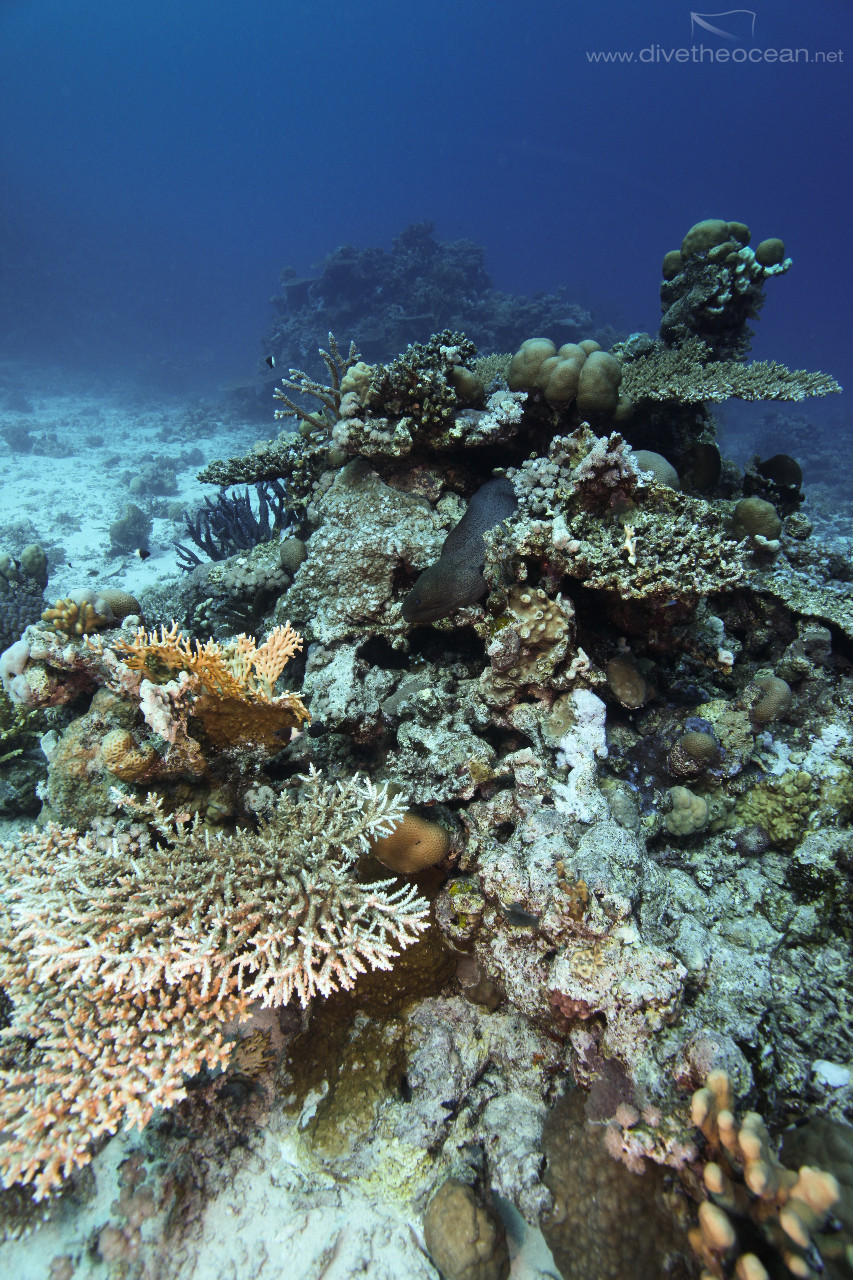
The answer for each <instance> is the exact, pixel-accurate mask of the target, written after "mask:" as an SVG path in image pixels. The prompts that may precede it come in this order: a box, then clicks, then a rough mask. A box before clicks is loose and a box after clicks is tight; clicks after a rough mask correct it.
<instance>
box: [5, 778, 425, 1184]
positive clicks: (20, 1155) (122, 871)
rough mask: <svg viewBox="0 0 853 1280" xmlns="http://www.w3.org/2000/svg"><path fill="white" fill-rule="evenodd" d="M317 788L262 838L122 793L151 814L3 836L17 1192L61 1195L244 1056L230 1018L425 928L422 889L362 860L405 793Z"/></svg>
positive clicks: (285, 808)
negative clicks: (113, 828)
mask: <svg viewBox="0 0 853 1280" xmlns="http://www.w3.org/2000/svg"><path fill="white" fill-rule="evenodd" d="M300 781H301V783H302V786H301V789H300V792H299V794H298V795H293V796H291V795H288V794H285V795H283V796H281V797H280V798H279V800H278V801H277V803H276V805H275V807H274V809H273V810H272V811H271V813H270V814H269V815H268V817H267V818H266V819H265V821H263V822H262V823H261V824H260V825H259V827H258V829H257V830H255V831H238V832H235V833H234V834H231V835H229V834H225V833H223V832H219V831H216V832H211V831H208V830H205V829H204V828H203V827H202V826H201V825H200V824H199V823H198V822H191V821H190V820H189V819H188V817H187V816H186V815H181V814H177V815H170V816H166V815H165V814H163V812H162V810H161V809H160V807H159V804H158V803H157V802H155V801H153V800H150V799H149V801H148V802H146V803H144V804H139V803H138V802H136V801H128V800H127V799H124V804H125V805H126V806H127V807H129V808H130V809H131V811H132V814H133V817H134V819H135V821H134V824H133V826H132V827H131V830H130V832H124V833H118V832H117V833H116V834H114V835H113V836H112V837H111V838H110V839H109V840H108V841H106V842H104V841H102V840H98V839H96V838H94V837H93V836H92V835H91V834H83V835H81V834H78V833H77V832H75V831H71V830H67V829H66V830H62V829H60V828H58V827H56V826H48V827H46V828H44V829H35V828H34V829H33V830H31V831H27V832H23V833H21V834H19V835H17V836H16V837H15V838H14V839H13V840H11V841H9V842H8V843H6V844H4V845H0V851H2V861H0V904H2V905H0V985H2V987H3V988H4V989H5V991H6V993H7V995H8V996H9V998H10V1000H11V1002H12V1005H13V1010H12V1021H11V1026H9V1027H7V1028H6V1029H5V1031H4V1032H3V1043H2V1046H1V1047H0V1179H2V1182H3V1183H4V1184H5V1185H7V1186H9V1185H11V1184H12V1183H14V1182H30V1181H33V1182H34V1184H35V1192H36V1195H37V1196H38V1197H41V1196H43V1195H46V1194H47V1193H48V1192H50V1191H51V1190H52V1189H53V1188H55V1187H56V1186H57V1185H58V1184H59V1183H60V1181H61V1180H62V1178H63V1177H65V1176H67V1175H68V1174H69V1173H70V1172H71V1170H72V1169H73V1168H75V1167H76V1166H78V1165H81V1164H85V1163H86V1162H87V1161H88V1159H89V1158H90V1148H91V1146H92V1144H93V1143H94V1142H95V1141H96V1140H97V1138H98V1137H99V1136H101V1135H102V1134H104V1133H114V1132H115V1131H116V1130H117V1129H118V1128H119V1127H120V1126H121V1125H122V1124H125V1125H134V1124H136V1125H139V1126H140V1127H141V1126H142V1125H144V1124H145V1123H146V1122H147V1121H148V1120H149V1119H150V1117H151V1114H152V1112H153V1110H154V1109H155V1108H156V1107H163V1106H170V1105H173V1104H174V1103H175V1102H176V1101H178V1100H179V1099H180V1098H182V1097H183V1096H184V1082H185V1079H186V1078H187V1077H189V1076H191V1075H193V1074H195V1073H196V1072H198V1071H199V1070H201V1068H202V1067H203V1066H205V1065H206V1066H207V1067H209V1068H215V1067H223V1066H225V1065H227V1062H228V1059H229V1056H230V1052H231V1044H230V1043H229V1042H227V1041H226V1040H225V1039H224V1038H223V1029H224V1027H225V1026H226V1024H228V1023H233V1022H234V1021H235V1020H236V1019H239V1018H241V1017H242V1016H244V1015H245V1013H246V1011H247V1010H248V1008H249V1005H250V1004H251V1003H252V1002H254V1001H257V1000H260V1001H262V1003H263V1004H265V1005H283V1004H286V1003H287V1002H288V1001H289V1000H290V999H292V998H293V997H294V996H296V997H298V999H299V1000H300V1001H301V1002H302V1004H303V1005H305V1004H307V1002H308V1001H309V1000H310V999H311V997H312V996H314V995H321V996H326V995H328V994H329V993H330V992H332V991H335V990H338V989H340V988H344V989H349V988H350V987H352V986H353V984H354V982H355V980H356V978H357V976H358V975H359V974H360V973H364V972H366V970H367V968H368V967H370V968H375V969H377V968H378V969H389V968H390V967H391V961H392V959H393V957H394V956H396V955H397V954H399V951H400V949H402V948H403V947H406V946H408V945H409V944H410V943H412V942H414V941H416V940H417V937H418V934H419V933H420V932H421V931H422V930H423V929H425V928H426V927H427V920H426V915H427V910H428V906H427V903H426V902H425V901H423V900H422V899H421V898H419V897H418V896H417V894H416V892H415V890H414V889H413V888H412V887H411V886H403V887H398V888H396V889H395V888H394V887H393V885H394V881H393V880H381V881H377V882H374V883H372V884H362V883H360V882H359V880H358V879H357V878H356V875H355V873H354V864H355V862H356V860H357V858H358V856H359V854H360V853H361V852H363V851H365V850H366V849H367V848H368V846H369V843H370V840H371V839H372V838H376V837H381V836H384V835H388V834H389V833H390V832H391V831H392V830H393V829H394V827H395V826H396V825H397V823H398V822H399V821H400V820H401V818H402V815H403V813H404V812H405V800H404V799H402V798H401V797H399V796H397V797H393V798H391V797H389V796H388V794H387V791H386V789H385V788H381V789H379V788H376V787H374V786H373V785H372V784H371V783H370V782H369V781H365V780H363V779H359V778H357V777H356V778H351V779H348V780H347V781H345V782H338V783H336V784H331V783H326V782H324V781H323V779H322V778H321V777H320V775H319V774H318V773H317V772H316V771H314V770H313V769H312V770H311V771H310V772H309V773H308V774H307V775H306V776H304V777H303V778H302V779H300ZM152 832H153V835H152ZM104 844H105V845H106V847H103V846H104Z"/></svg>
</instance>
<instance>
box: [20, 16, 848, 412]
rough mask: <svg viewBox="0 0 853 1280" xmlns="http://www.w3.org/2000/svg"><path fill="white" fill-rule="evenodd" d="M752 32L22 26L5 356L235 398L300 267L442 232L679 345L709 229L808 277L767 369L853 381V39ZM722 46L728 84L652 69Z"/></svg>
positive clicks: (558, 23) (381, 21)
mask: <svg viewBox="0 0 853 1280" xmlns="http://www.w3.org/2000/svg"><path fill="white" fill-rule="evenodd" d="M756 3H757V0H756ZM721 10H722V6H721V5H719V4H716V5H714V6H713V11H714V12H715V13H720V11H721ZM750 12H751V11H750ZM754 12H755V25H754V30H753V29H752V28H751V25H750V23H751V19H749V18H748V17H747V16H745V15H744V11H741V12H739V13H735V14H730V15H729V16H727V17H725V18H715V19H706V21H709V22H710V25H712V26H713V25H718V26H719V27H720V29H721V30H729V29H730V30H729V34H728V35H726V36H721V35H716V34H714V33H712V32H709V31H708V30H707V29H702V28H699V29H696V28H695V25H694V32H693V34H691V6H690V4H689V3H682V2H681V0H678V2H675V0H649V2H647V3H643V4H637V3H627V2H624V0H620V2H619V3H616V2H614V0H594V2H593V0H588V2H587V3H584V4H580V3H576V2H575V0H539V2H538V3H534V2H532V3H529V4H527V5H524V6H522V4H521V3H519V2H518V0H515V2H513V3H511V2H509V0H490V2H489V3H485V2H483V0H455V2H454V3H450V2H449V0H429V3H421V2H419V0H396V2H395V3H390V2H388V0H362V3H359V4H353V3H348V4H342V3H339V2H338V0H326V2H325V3H322V4H320V3H317V0H253V2H252V3H237V2H236V0H52V2H48V0H3V3H2V7H0V186H1V187H2V213H0V257H2V281H0V284H2V317H0V338H2V342H3V347H4V349H5V352H6V355H7V356H10V355H11V356H12V357H15V358H22V359H25V360H31V361H33V362H36V363H37V362H39V361H48V362H50V363H51V364H53V365H59V366H65V367H67V368H68V369H69V371H71V372H76V373H78V374H87V373H92V374H95V375H98V376H100V377H102V378H104V379H107V380H109V379H113V378H114V379H116V380H119V381H120V380H121V379H122V378H128V379H139V378H141V379H143V380H147V382H148V384H149V386H150V389H151V390H157V388H158V386H162V387H164V388H165V387H167V386H168V387H169V388H170V389H179V390H182V389H186V390H193V391H196V390H215V388H216V387H217V386H218V385H219V384H221V383H222V382H225V381H228V380H229V379H231V378H236V377H239V376H240V375H241V373H243V372H244V371H247V370H251V369H253V368H254V367H256V364H257V359H258V355H259V342H260V339H261V337H262V335H263V334H264V332H265V331H266V329H267V327H268V324H269V320H270V314H271V313H270V308H269V298H270V296H271V294H273V293H274V292H276V289H277V281H278V275H279V272H280V270H281V268H282V267H284V266H287V265H291V266H293V267H295V268H296V269H297V270H298V271H299V272H300V273H303V272H305V271H306V270H307V269H308V268H310V266H311V264H312V263H315V262H317V261H318V260H319V259H321V258H322V257H323V256H324V255H325V254H326V253H327V252H329V251H330V250H331V249H333V248H334V247H335V246H336V245H338V244H341V243H345V242H350V243H352V244H355V245H358V246H367V245H377V246H382V247H385V248H388V247H389V246H390V242H391V239H392V237H393V236H394V235H396V234H398V233H399V232H400V231H401V230H402V229H403V228H404V227H405V226H406V224H407V223H409V222H412V221H417V220H421V219H424V218H430V219H432V220H434V222H435V224H436V234H437V235H438V237H439V238H441V239H456V238H458V237H467V238H470V239H471V240H474V241H476V242H478V243H480V244H483V245H484V246H485V247H486V251H487V263H488V269H489V271H490V273H491V275H492V277H493V280H494V283H495V285H496V286H497V287H498V288H502V289H506V290H510V291H513V292H518V293H529V292H532V291H534V290H547V291H553V290H554V289H556V288H557V286H559V285H566V286H568V288H569V290H570V293H571V295H572V296H573V297H576V298H577V299H578V300H579V301H581V302H583V303H584V304H585V305H587V306H594V308H595V310H596V314H602V313H603V314H605V315H609V316H612V319H613V321H614V323H615V324H616V325H617V326H620V327H622V328H624V329H628V330H631V329H639V328H645V329H649V330H654V329H656V327H657V323H658V319H659V307H658V295H657V289H658V283H659V279H660V275H659V268H660V260H661V258H662V256H663V254H664V252H665V251H666V250H668V249H670V248H673V247H677V246H678V244H679V243H680V241H681V238H682V236H683V234H684V232H685V231H686V230H687V228H688V227H689V226H690V225H691V224H692V223H693V222H695V221H697V220H698V219H700V218H703V217H709V216H713V217H722V218H725V219H737V220H743V221H745V222H747V223H748V224H749V225H750V226H751V227H752V230H753V243H755V242H756V241H757V240H760V239H764V238H765V237H767V236H775V235H778V236H781V237H782V238H783V239H784V240H785V243H786V247H787V249H788V251H789V252H790V254H791V256H792V257H793V259H794V267H793V269H792V270H791V271H790V272H789V273H788V275H787V276H785V277H784V278H783V279H780V280H777V281H771V282H770V283H769V285H768V287H767V290H766V293H767V305H766V307H765V310H764V314H763V316H762V319H761V321H760V325H759V328H758V338H757V341H756V343H755V346H754V352H753V353H754V355H755V356H756V357H769V356H773V357H775V358H777V359H780V360H783V361H785V362H786V363H788V364H790V365H793V366H799V367H803V366H805V367H814V368H823V369H826V370H828V371H831V372H833V373H834V374H836V376H838V377H839V378H840V380H841V381H842V382H846V383H847V384H848V385H850V384H851V382H853V377H851V375H853V368H851V365H853V355H851V344H850V340H849V331H850V318H851V315H850V295H851V285H850V266H851V254H850V246H851V235H850V204H851V184H850V177H849V157H850V154H851V136H850V134H851V121H853V110H852V109H851V107H852V106H853V104H851V77H850V67H851V64H853V13H851V9H850V6H849V5H847V4H845V3H843V2H842V0H834V2H829V0H821V2H818V3H810V4H809V5H804V4H802V2H801V0H798V2H796V3H795V2H794V0H774V3H773V4H761V5H760V7H758V8H756V9H755V10H754ZM703 44H704V46H705V47H706V49H708V50H715V51H716V50H719V49H722V48H725V49H728V50H729V52H730V55H731V56H730V58H729V60H728V61H727V62H720V61H717V60H716V53H715V54H714V57H715V61H714V62H713V63H711V62H709V61H708V60H707V59H708V58H709V57H710V54H706V55H705V57H706V61H705V62H704V63H697V62H695V61H693V60H692V57H691V60H689V61H687V62H677V61H676V60H675V56H673V57H672V60H671V61H670V62H669V63H667V62H666V61H664V60H663V57H662V55H661V54H655V53H654V51H655V49H656V48H657V47H658V46H659V47H660V49H661V50H662V51H664V54H666V53H669V51H670V50H674V49H677V48H687V49H688V50H690V49H691V47H693V46H697V47H698V46H700V45H703ZM784 48H801V49H804V50H807V51H808V53H809V57H810V61H809V63H808V64H806V63H805V62H804V61H803V60H802V55H800V57H801V61H800V62H798V63H797V64H795V65H788V64H781V63H780V62H779V61H775V62H771V61H767V60H766V59H765V56H764V51H765V50H771V55H770V56H771V57H772V51H773V50H781V49H784ZM735 50H739V51H740V53H739V54H736V53H735V52H734V51H735ZM641 51H645V54H646V60H644V61H642V62H639V61H638V58H639V57H640V54H641ZM839 51H840V60H839V59H838V58H837V57H836V58H833V59H832V60H831V61H827V60H823V61H820V62H815V60H814V59H815V54H816V53H823V54H826V53H827V52H828V53H833V54H836V55H837V54H838V52H839ZM632 52H633V55H634V60H633V62H632V63H627V62H624V61H616V62H609V63H607V62H602V61H597V62H596V61H594V60H593V57H594V55H596V54H613V55H615V56H618V55H620V54H622V53H632ZM756 55H758V56H759V57H760V60H758V57H757V56H756ZM653 56H654V57H656V58H657V60H652V58H653ZM689 56H690V55H689ZM737 57H741V58H742V60H740V61H737V60H733V59H736V58H737ZM350 336H351V335H348V334H347V335H341V337H342V338H349V337H350ZM355 336H356V337H357V335H355Z"/></svg>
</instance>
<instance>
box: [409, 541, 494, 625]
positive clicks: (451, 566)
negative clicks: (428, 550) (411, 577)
mask: <svg viewBox="0 0 853 1280" xmlns="http://www.w3.org/2000/svg"><path fill="white" fill-rule="evenodd" d="M485 594H486V581H485V578H484V577H483V566H482V564H478V565H470V564H465V563H464V562H462V563H460V561H459V560H454V559H450V558H447V557H445V558H444V559H441V560H439V561H437V562H436V564H432V565H430V567H429V568H428V569H424V571H423V573H422V574H421V576H420V577H419V578H418V580H417V582H416V583H415V585H414V586H413V587H412V589H411V591H410V592H409V594H408V595H407V596H406V598H405V600H404V601H403V617H404V618H405V619H406V621H407V622H409V623H411V624H412V625H413V626H416V627H417V626H426V625H427V624H428V623H430V622H437V621H438V619H439V618H444V617H445V616H446V615H447V614H448V613H453V611H454V609H461V608H462V606H463V605H466V604H474V603H476V601H477V600H480V599H482V597H483V596H484V595H485Z"/></svg>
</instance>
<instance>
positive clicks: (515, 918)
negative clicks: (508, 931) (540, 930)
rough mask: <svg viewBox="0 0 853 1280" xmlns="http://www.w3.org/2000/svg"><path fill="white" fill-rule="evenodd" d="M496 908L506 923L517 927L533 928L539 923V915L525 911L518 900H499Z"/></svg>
mask: <svg viewBox="0 0 853 1280" xmlns="http://www.w3.org/2000/svg"><path fill="white" fill-rule="evenodd" d="M498 909H499V910H500V913H501V915H502V916H503V918H504V920H506V922H507V924H512V925H515V926H516V928H518V929H533V928H535V926H536V925H537V924H538V923H539V916H533V915H531V914H530V912H529V911H525V910H524V908H523V907H522V905H521V903H520V902H510V903H503V902H500V903H498Z"/></svg>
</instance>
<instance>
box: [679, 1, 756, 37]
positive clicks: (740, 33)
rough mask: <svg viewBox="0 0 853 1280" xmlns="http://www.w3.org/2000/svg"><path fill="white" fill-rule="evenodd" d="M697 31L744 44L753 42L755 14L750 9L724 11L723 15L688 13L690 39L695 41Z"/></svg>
mask: <svg viewBox="0 0 853 1280" xmlns="http://www.w3.org/2000/svg"><path fill="white" fill-rule="evenodd" d="M697 31H698V32H699V33H700V39H701V33H702V32H708V33H710V34H711V35H714V36H722V38H723V39H724V40H734V41H736V42H737V43H738V44H746V43H747V41H748V40H750V41H754V40H755V13H754V11H753V10H752V9H726V11H725V13H696V12H694V11H693V10H692V9H691V11H690V37H691V39H693V40H695V39H696V34H697Z"/></svg>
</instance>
